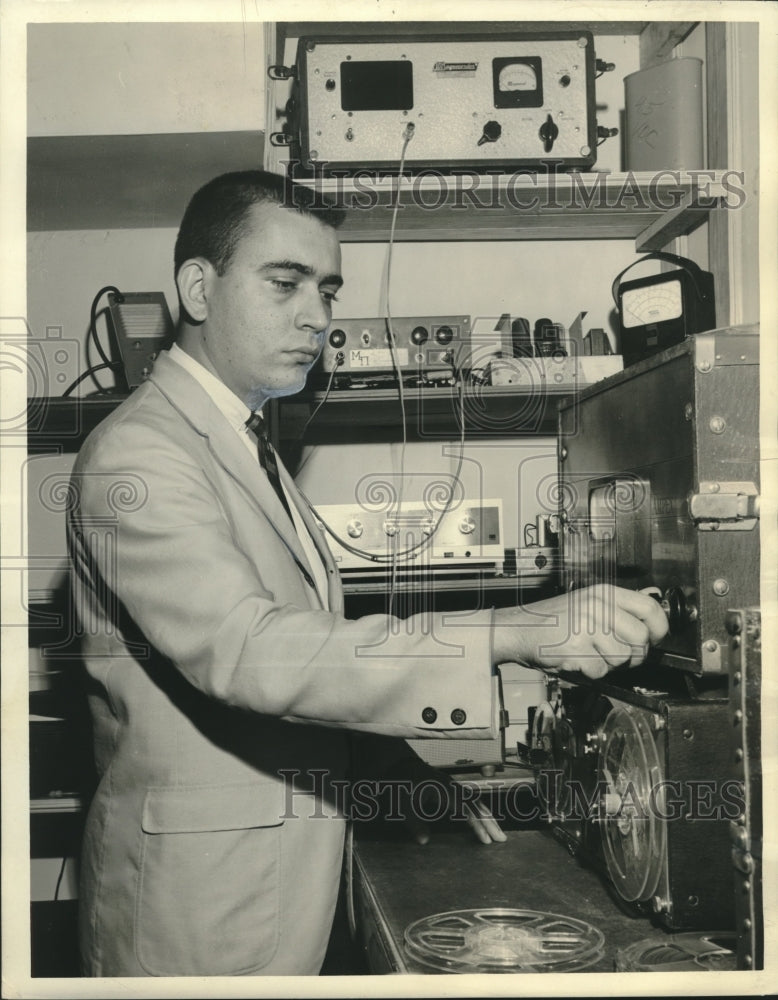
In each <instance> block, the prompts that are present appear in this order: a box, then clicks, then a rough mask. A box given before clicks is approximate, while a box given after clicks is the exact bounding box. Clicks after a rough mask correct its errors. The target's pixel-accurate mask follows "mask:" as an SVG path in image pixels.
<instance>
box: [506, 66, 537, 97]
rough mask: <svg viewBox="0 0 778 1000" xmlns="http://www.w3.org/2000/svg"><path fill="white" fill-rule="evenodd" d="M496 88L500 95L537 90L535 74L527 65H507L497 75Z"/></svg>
mask: <svg viewBox="0 0 778 1000" xmlns="http://www.w3.org/2000/svg"><path fill="white" fill-rule="evenodd" d="M497 86H498V88H499V90H500V91H501V92H502V93H507V92H508V91H511V90H537V89H538V77H537V73H536V72H535V70H534V69H533V68H532V66H530V65H528V64H527V63H520V62H514V63H507V64H506V65H505V66H503V67H502V69H501V70H500V72H499V74H498V79H497Z"/></svg>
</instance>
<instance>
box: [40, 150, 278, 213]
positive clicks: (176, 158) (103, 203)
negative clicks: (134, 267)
mask: <svg viewBox="0 0 778 1000" xmlns="http://www.w3.org/2000/svg"><path fill="white" fill-rule="evenodd" d="M263 148H264V134H263V133H262V132H195V133H190V132H181V133H168V134H159V135H72V136H40V137H31V138H29V139H28V140H27V175H28V177H27V229H28V231H29V232H40V231H49V230H50V231H54V230H61V229H64V230H69V229H154V228H165V227H168V228H177V227H178V225H179V223H180V222H181V217H182V215H183V214H184V209H185V208H186V205H187V203H188V201H189V199H190V197H191V196H192V195H193V194H194V192H195V191H196V190H197V189H198V188H199V187H200V186H201V185H203V184H204V183H205V182H206V181H209V180H211V179H212V178H213V177H216V176H218V175H219V174H222V173H226V172H227V171H230V170H245V169H247V168H252V167H261V166H262V162H263Z"/></svg>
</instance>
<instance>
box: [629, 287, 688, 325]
mask: <svg viewBox="0 0 778 1000" xmlns="http://www.w3.org/2000/svg"><path fill="white" fill-rule="evenodd" d="M621 314H622V315H621V323H622V326H624V327H625V328H627V329H629V328H630V327H635V326H650V325H653V324H655V323H662V322H664V321H665V320H670V319H679V318H680V317H681V316H682V315H683V295H682V294H681V282H680V281H678V279H677V278H674V279H672V280H670V281H663V282H662V283H661V284H656V285H647V286H646V287H645V288H630V289H627V290H625V291H624V292H622V295H621Z"/></svg>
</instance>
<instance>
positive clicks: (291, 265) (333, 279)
mask: <svg viewBox="0 0 778 1000" xmlns="http://www.w3.org/2000/svg"><path fill="white" fill-rule="evenodd" d="M262 270H263V271H297V273H298V274H302V275H304V276H305V277H306V278H309V277H311V275H314V274H315V273H316V272H315V271H314V269H313V268H312V267H310V266H309V265H308V264H301V263H300V262H299V261H297V260H269V261H266V262H265V263H264V264H263V265H262ZM319 284H321V285H337V286H338V288H340V286H341V285H342V284H343V278H342V277H341V275H339V274H325V275H324V276H323V277H322V279H321V280H320V282H319Z"/></svg>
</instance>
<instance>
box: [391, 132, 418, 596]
mask: <svg viewBox="0 0 778 1000" xmlns="http://www.w3.org/2000/svg"><path fill="white" fill-rule="evenodd" d="M415 131H416V126H415V125H414V123H413V122H408V124H407V125H406V126H405V130H404V131H403V145H402V150H401V152H400V168H399V171H398V174H397V195H396V197H395V200H394V208H393V210H392V223H391V227H390V229H389V246H388V248H387V254H386V272H385V278H384V298H385V302H386V332H387V336H388V340H389V351H390V354H391V358H392V366H393V368H394V371H395V374H396V375H397V391H398V396H399V400H400V417H401V420H402V444H401V447H400V470H399V477H398V488H397V522H398V525H399V523H400V519H401V516H402V501H403V477H404V475H405V450H406V444H407V442H408V424H407V418H406V413H405V393H404V387H403V374H402V370H401V368H400V365H399V363H398V361H397V353H396V351H395V342H394V327H393V324H392V309H391V293H392V258H393V256H394V235H395V230H396V228H397V213H398V211H399V209H400V189H401V188H402V179H403V167H404V166H405V154H406V153H407V151H408V144H409V143H410V141H411V139H413V136H414V133H415ZM391 537H392V557H393V558H392V563H391V565H392V569H391V579H390V583H389V602H388V611H389V614H392V608H393V607H394V599H395V591H396V589H397V562H398V559H397V540H398V538H399V531H398V532H395V534H394V535H393V536H391Z"/></svg>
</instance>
